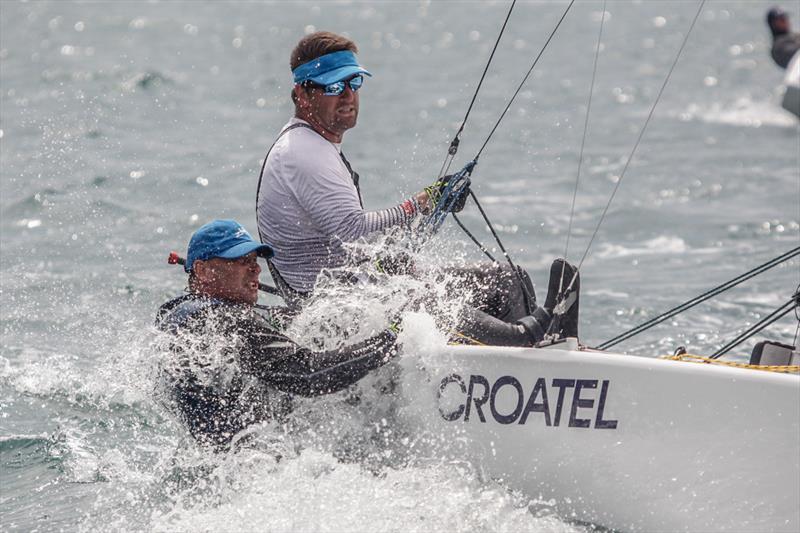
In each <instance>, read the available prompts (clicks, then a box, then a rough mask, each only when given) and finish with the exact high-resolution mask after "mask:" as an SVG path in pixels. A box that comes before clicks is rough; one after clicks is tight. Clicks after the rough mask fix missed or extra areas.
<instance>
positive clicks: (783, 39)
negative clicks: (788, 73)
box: [771, 33, 800, 68]
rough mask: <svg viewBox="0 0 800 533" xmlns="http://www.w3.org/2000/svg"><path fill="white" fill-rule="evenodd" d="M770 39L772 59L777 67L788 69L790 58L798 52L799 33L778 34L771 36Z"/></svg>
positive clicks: (799, 43)
mask: <svg viewBox="0 0 800 533" xmlns="http://www.w3.org/2000/svg"><path fill="white" fill-rule="evenodd" d="M772 39H773V40H772V51H771V53H772V59H774V60H775V63H777V64H778V66H779V67H781V68H786V67H788V66H789V62H790V61H791V60H792V57H794V55H795V54H796V53H797V51H798V50H800V33H780V34H778V35H773V36H772Z"/></svg>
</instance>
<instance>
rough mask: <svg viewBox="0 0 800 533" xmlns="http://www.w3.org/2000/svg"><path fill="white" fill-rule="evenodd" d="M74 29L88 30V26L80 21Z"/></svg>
mask: <svg viewBox="0 0 800 533" xmlns="http://www.w3.org/2000/svg"><path fill="white" fill-rule="evenodd" d="M73 27H74V28H75V31H83V30H84V29H85V28H86V25H85V24H84V23H83V21H80V20H79V21H78V22H76V23H75V26H73Z"/></svg>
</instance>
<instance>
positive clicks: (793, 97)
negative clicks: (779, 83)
mask: <svg viewBox="0 0 800 533" xmlns="http://www.w3.org/2000/svg"><path fill="white" fill-rule="evenodd" d="M783 85H784V86H785V87H786V92H785V93H784V94H783V102H782V103H781V105H782V106H783V108H784V109H785V110H786V111H789V112H790V113H794V114H795V115H796V116H797V117H798V118H800V52H797V53H796V54H795V55H794V56H793V57H792V60H791V61H790V62H789V66H788V67H787V68H786V77H785V78H784V79H783Z"/></svg>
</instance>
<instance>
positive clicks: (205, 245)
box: [183, 220, 273, 272]
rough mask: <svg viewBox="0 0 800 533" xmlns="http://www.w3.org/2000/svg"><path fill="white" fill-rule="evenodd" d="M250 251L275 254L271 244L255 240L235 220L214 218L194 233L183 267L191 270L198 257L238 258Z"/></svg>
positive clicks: (268, 254)
mask: <svg viewBox="0 0 800 533" xmlns="http://www.w3.org/2000/svg"><path fill="white" fill-rule="evenodd" d="M250 252H256V253H257V254H258V255H259V256H260V257H264V258H267V259H268V258H270V257H272V255H273V252H272V248H271V247H270V246H269V245H267V244H261V243H260V242H258V241H255V240H254V239H253V237H251V236H250V234H249V233H247V230H246V229H244V227H243V226H242V225H241V224H239V223H238V222H236V221H235V220H213V221H211V222H209V223H208V224H205V225H204V226H201V227H200V229H198V230H197V231H195V232H194V235H192V238H191V239H190V240H189V251H188V252H187V253H186V264H185V265H184V266H183V269H184V270H185V271H186V272H191V271H192V266H193V265H194V262H195V261H197V260H198V259H200V260H201V261H207V260H208V259H213V258H214V257H221V258H222V259H238V258H239V257H242V256H245V255H247V254H249V253H250Z"/></svg>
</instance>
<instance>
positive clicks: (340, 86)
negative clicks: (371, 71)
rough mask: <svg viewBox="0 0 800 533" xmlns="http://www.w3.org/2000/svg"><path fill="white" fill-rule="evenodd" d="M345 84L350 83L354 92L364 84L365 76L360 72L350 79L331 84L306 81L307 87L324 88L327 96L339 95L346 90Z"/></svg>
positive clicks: (324, 93)
mask: <svg viewBox="0 0 800 533" xmlns="http://www.w3.org/2000/svg"><path fill="white" fill-rule="evenodd" d="M345 84H347V85H349V86H350V89H352V90H353V92H356V91H357V90H359V89H360V88H361V86H362V85H363V84H364V76H362V75H360V74H359V75H357V76H353V77H352V78H350V79H349V80H346V81H345V80H342V81H336V82H333V83H331V84H329V85H318V84H316V83H313V82H306V86H307V87H318V88H320V89H322V91H323V92H322V94H323V95H325V96H339V95H340V94H342V93H343V92H344V88H345Z"/></svg>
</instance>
